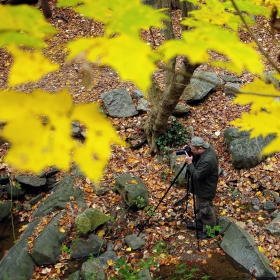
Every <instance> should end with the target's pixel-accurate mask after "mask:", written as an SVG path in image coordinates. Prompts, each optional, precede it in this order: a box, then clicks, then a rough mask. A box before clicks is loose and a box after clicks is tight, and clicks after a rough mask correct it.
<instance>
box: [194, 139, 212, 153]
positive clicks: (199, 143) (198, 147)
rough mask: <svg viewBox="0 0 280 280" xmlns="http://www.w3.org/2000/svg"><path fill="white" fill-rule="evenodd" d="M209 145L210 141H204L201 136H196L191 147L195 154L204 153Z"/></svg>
mask: <svg viewBox="0 0 280 280" xmlns="http://www.w3.org/2000/svg"><path fill="white" fill-rule="evenodd" d="M209 147H210V145H209V143H206V142H204V140H203V139H202V138H200V137H194V138H192V140H191V144H190V148H191V151H192V153H193V154H194V155H200V154H202V153H203V152H204V151H205V149H207V148H209Z"/></svg>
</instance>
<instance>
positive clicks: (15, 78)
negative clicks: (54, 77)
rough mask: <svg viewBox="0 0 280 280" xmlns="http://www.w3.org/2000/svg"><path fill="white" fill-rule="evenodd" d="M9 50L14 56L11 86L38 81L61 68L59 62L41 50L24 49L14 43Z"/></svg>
mask: <svg viewBox="0 0 280 280" xmlns="http://www.w3.org/2000/svg"><path fill="white" fill-rule="evenodd" d="M8 50H9V51H10V53H12V55H13V57H14V63H13V65H12V67H11V72H10V77H9V86H14V85H18V84H22V83H26V82H33V81H37V80H39V79H40V78H41V77H43V76H44V75H46V74H48V73H50V72H52V71H56V70H58V69H59V65H58V64H57V63H51V62H50V61H49V59H47V58H46V57H44V56H43V54H42V53H41V52H39V51H34V52H29V51H23V50H20V49H19V48H17V47H16V46H14V45H12V46H9V47H8Z"/></svg>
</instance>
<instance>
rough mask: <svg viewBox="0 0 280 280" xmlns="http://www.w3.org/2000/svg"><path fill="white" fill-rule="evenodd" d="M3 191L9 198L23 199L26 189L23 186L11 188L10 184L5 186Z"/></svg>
mask: <svg viewBox="0 0 280 280" xmlns="http://www.w3.org/2000/svg"><path fill="white" fill-rule="evenodd" d="M4 190H5V191H6V192H7V194H8V197H9V198H16V199H18V198H20V197H23V196H24V195H25V193H26V188H25V187H23V186H16V187H15V186H11V185H10V184H7V185H6V186H5V187H4Z"/></svg>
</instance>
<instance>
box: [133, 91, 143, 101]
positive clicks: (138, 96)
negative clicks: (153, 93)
mask: <svg viewBox="0 0 280 280" xmlns="http://www.w3.org/2000/svg"><path fill="white" fill-rule="evenodd" d="M132 97H133V98H135V99H136V100H140V99H141V98H143V97H144V94H143V92H142V91H141V90H138V89H137V90H134V91H133V92H132Z"/></svg>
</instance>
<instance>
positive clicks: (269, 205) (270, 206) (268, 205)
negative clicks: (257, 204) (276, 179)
mask: <svg viewBox="0 0 280 280" xmlns="http://www.w3.org/2000/svg"><path fill="white" fill-rule="evenodd" d="M263 209H264V210H266V211H268V212H269V213H271V212H273V211H274V210H276V206H275V205H274V204H273V202H272V201H271V200H267V201H266V202H265V203H264V205H263Z"/></svg>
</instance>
